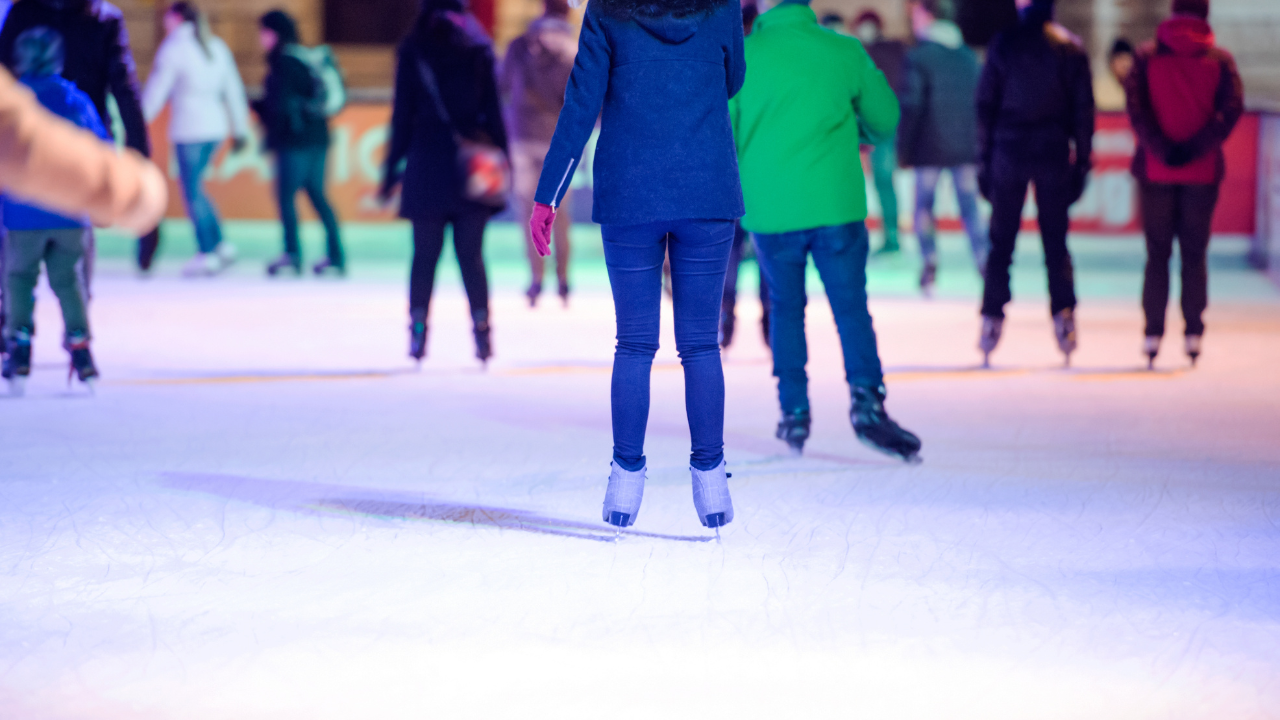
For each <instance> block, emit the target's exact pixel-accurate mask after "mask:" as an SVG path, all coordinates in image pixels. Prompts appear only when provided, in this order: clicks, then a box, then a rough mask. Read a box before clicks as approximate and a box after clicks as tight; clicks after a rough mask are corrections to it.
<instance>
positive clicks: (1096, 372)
mask: <svg viewBox="0 0 1280 720" xmlns="http://www.w3.org/2000/svg"><path fill="white" fill-rule="evenodd" d="M1190 372H1191V368H1190V367H1189V366H1188V367H1184V368H1156V369H1155V370H1150V369H1148V368H1147V366H1146V365H1143V364H1140V363H1135V364H1133V365H1124V366H1112V367H1087V366H1074V365H1073V366H1072V367H1068V368H1064V367H1063V366H1062V365H1043V366H1027V367H1018V366H1012V365H1011V366H1001V365H998V364H996V363H992V365H991V367H983V366H982V364H981V363H976V364H974V365H955V366H938V367H933V366H907V367H893V368H885V374H884V379H885V382H886V383H899V382H916V381H921V380H994V379H998V378H999V379H1002V378H1015V377H1028V376H1036V375H1040V376H1044V375H1051V376H1059V377H1064V378H1070V379H1072V380H1080V381H1084V382H1107V381H1112V380H1172V379H1175V378H1179V377H1182V376H1184V375H1187V374H1189V373H1190Z"/></svg>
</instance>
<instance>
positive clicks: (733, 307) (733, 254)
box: [720, 223, 747, 348]
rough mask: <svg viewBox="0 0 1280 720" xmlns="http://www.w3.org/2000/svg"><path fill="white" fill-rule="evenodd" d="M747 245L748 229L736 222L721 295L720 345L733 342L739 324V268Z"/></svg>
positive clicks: (726, 345)
mask: <svg viewBox="0 0 1280 720" xmlns="http://www.w3.org/2000/svg"><path fill="white" fill-rule="evenodd" d="M746 245H747V231H746V230H743V229H742V225H741V224H739V223H734V233H733V247H731V248H730V249H729V264H728V265H727V266H726V268H725V273H724V292H722V293H721V295H720V347H722V348H727V347H729V346H730V345H732V344H733V330H734V327H735V326H736V325H737V307H738V268H739V267H740V266H741V265H742V256H743V255H744V254H745V251H746Z"/></svg>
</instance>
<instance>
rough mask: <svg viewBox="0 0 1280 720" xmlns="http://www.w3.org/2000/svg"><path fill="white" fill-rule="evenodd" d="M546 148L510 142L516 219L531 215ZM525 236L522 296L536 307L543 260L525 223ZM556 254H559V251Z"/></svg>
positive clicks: (543, 270)
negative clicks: (526, 283) (526, 275)
mask: <svg viewBox="0 0 1280 720" xmlns="http://www.w3.org/2000/svg"><path fill="white" fill-rule="evenodd" d="M547 147H548V146H547V144H545V143H531V142H528V141H525V140H512V141H511V185H512V193H511V194H512V195H513V196H514V198H515V201H516V208H515V210H516V212H518V213H520V214H519V215H518V216H517V217H520V218H527V217H530V216H532V215H533V196H534V194H535V193H536V192H537V190H538V178H539V176H541V175H542V161H543V158H544V157H546V154H547ZM566 197H567V196H566ZM565 214H566V213H565V210H564V208H563V207H561V208H560V209H559V211H558V212H557V213H556V223H557V224H558V223H559V222H560V216H561V215H565ZM524 236H525V237H524V239H525V243H524V249H525V254H526V255H527V256H528V258H529V287H528V289H527V290H525V297H527V298H529V307H536V306H537V304H538V297H539V296H540V295H541V294H542V281H543V278H544V276H545V273H546V260H545V259H544V258H543V257H542V256H541V255H539V254H538V251H537V249H536V248H535V247H534V245H533V231H532V230H531V229H530V228H529V226H528V223H525V224H524ZM557 254H559V249H558V248H557ZM557 259H558V258H557Z"/></svg>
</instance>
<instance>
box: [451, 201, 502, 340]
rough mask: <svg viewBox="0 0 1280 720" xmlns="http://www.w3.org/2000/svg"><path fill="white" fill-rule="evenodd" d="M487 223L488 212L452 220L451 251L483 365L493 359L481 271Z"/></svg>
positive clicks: (486, 281)
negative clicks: (456, 262)
mask: <svg viewBox="0 0 1280 720" xmlns="http://www.w3.org/2000/svg"><path fill="white" fill-rule="evenodd" d="M488 222H489V211H488V210H487V209H479V208H476V209H467V210H463V211H460V212H458V213H457V214H456V215H454V216H453V251H454V253H455V254H456V255H457V256H458V268H459V269H460V270H461V271H462V285H463V287H464V288H466V291H467V302H468V303H469V304H470V306H471V322H472V331H473V333H474V335H475V341H476V359H478V360H479V361H480V362H482V363H483V362H488V361H489V358H490V357H493V340H492V328H491V324H492V323H491V322H490V318H489V276H488V274H487V273H486V272H485V267H484V228H485V225H486V224H487V223H488Z"/></svg>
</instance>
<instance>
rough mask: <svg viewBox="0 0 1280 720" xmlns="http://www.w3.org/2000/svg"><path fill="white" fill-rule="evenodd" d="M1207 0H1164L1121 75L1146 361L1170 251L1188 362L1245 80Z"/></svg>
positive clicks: (1155, 340) (1157, 329)
mask: <svg viewBox="0 0 1280 720" xmlns="http://www.w3.org/2000/svg"><path fill="white" fill-rule="evenodd" d="M1208 17H1209V0H1173V17H1170V18H1169V19H1168V20H1165V21H1164V22H1163V23H1161V25H1160V27H1159V29H1157V30H1156V39H1155V41H1154V42H1151V43H1149V44H1147V45H1144V46H1143V47H1142V48H1141V49H1140V50H1139V51H1138V53H1137V55H1136V56H1135V57H1134V64H1133V68H1132V70H1130V72H1129V74H1128V75H1127V77H1126V81H1125V95H1126V96H1127V98H1128V106H1129V108H1128V109H1129V119H1130V121H1131V122H1132V124H1133V130H1134V134H1136V135H1137V136H1138V152H1137V153H1136V154H1135V155H1134V158H1133V174H1134V176H1135V177H1136V178H1137V179H1138V183H1139V185H1140V187H1141V198H1142V225H1143V229H1144V231H1145V232H1146V239H1147V267H1146V278H1145V281H1144V282H1143V286H1142V308H1143V311H1144V313H1145V315H1146V320H1147V322H1146V331H1145V337H1144V344H1143V351H1144V352H1145V353H1146V355H1147V360H1148V363H1149V365H1150V366H1154V365H1155V361H1156V355H1157V354H1158V353H1159V352H1160V340H1161V338H1162V337H1163V336H1164V330H1165V314H1166V311H1167V308H1168V304H1169V259H1170V256H1171V255H1172V254H1173V242H1174V238H1175V237H1176V238H1177V240H1178V246H1179V247H1180V249H1181V261H1182V317H1183V320H1184V321H1185V322H1186V327H1185V334H1184V340H1183V342H1184V343H1185V344H1184V348H1185V350H1186V353H1187V357H1189V358H1190V359H1191V363H1192V364H1193V365H1194V364H1195V362H1196V359H1197V358H1199V356H1200V349H1201V338H1202V337H1203V335H1204V317H1203V315H1204V311H1205V308H1206V307H1208V304H1209V267H1208V262H1207V258H1208V253H1209V236H1210V234H1211V232H1212V223H1213V211H1214V208H1215V207H1217V204H1218V191H1219V189H1220V188H1221V187H1222V178H1223V175H1224V174H1225V173H1226V161H1225V158H1224V156H1223V153H1222V144H1223V143H1224V142H1226V140H1227V137H1228V136H1230V135H1231V131H1232V130H1233V129H1234V128H1235V125H1236V123H1237V122H1238V121H1239V120H1240V116H1241V114H1242V113H1243V112H1244V87H1243V85H1242V83H1241V81H1240V73H1239V72H1238V71H1237V70H1236V63H1235V59H1234V58H1233V57H1232V56H1231V53H1229V52H1227V51H1226V50H1224V49H1222V48H1220V47H1218V46H1217V43H1216V42H1215V41H1214V37H1213V29H1212V28H1211V27H1209V23H1208V21H1207V20H1208Z"/></svg>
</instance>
